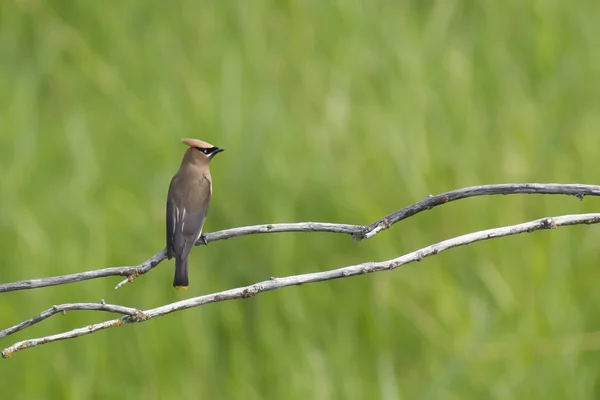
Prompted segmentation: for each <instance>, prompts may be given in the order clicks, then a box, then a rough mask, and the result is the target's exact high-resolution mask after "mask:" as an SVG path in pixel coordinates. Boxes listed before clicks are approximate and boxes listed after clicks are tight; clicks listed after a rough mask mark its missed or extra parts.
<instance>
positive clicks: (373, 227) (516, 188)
mask: <svg viewBox="0 0 600 400" xmlns="http://www.w3.org/2000/svg"><path fill="white" fill-rule="evenodd" d="M499 194H502V195H509V194H562V195H570V196H576V197H577V198H579V199H580V200H582V199H583V197H584V196H600V186H595V185H583V184H559V183H506V184H500V185H483V186H472V187H467V188H463V189H458V190H453V191H451V192H446V193H442V194H438V195H435V196H429V197H427V198H426V199H425V200H422V201H419V202H418V203H415V204H412V205H410V206H408V207H405V208H403V209H401V210H398V211H395V212H393V213H392V214H389V215H387V216H385V217H383V218H381V219H379V220H377V221H375V222H373V223H372V224H370V225H364V226H363V225H347V224H331V223H321V222H301V223H289V224H288V223H283V224H265V225H254V226H245V227H239V228H232V229H225V230H222V231H217V232H212V233H206V234H203V235H202V237H201V239H200V240H199V241H198V242H197V243H196V245H201V244H208V243H210V242H214V241H217V240H224V239H230V238H234V237H238V236H244V235H254V234H263V233H280V232H333V233H341V234H346V235H350V236H352V237H353V238H354V239H355V240H357V241H360V240H363V239H368V238H371V237H373V236H375V235H376V234H378V233H379V232H381V231H383V230H385V229H388V228H390V227H391V226H392V225H394V224H395V223H397V222H399V221H402V220H404V219H406V218H408V217H411V216H413V215H415V214H418V213H420V212H422V211H426V210H430V209H432V208H434V207H437V206H441V205H444V204H447V203H449V202H452V201H455V200H460V199H465V198H468V197H475V196H489V195H499ZM165 259H166V253H165V251H164V250H161V251H160V252H158V253H156V254H155V255H153V256H152V257H151V258H150V259H148V260H146V261H144V262H143V263H141V264H139V265H135V266H123V267H112V268H104V269H98V270H93V271H86V272H81V273H77V274H70V275H62V276H55V277H50V278H41V279H29V280H24V281H19V282H13V283H4V284H0V293H1V292H10V291H14V290H23V289H34V288H40V287H46V286H53V285H60V284H64V283H71V282H81V281H85V280H90V279H97V278H104V277H107V276H126V277H127V279H125V280H123V281H121V282H119V283H118V284H117V285H116V287H115V289H119V288H120V287H122V286H123V285H125V284H126V283H128V282H132V281H133V280H135V279H136V278H137V277H138V276H140V275H144V274H146V273H147V272H149V271H150V270H151V269H153V268H154V267H156V266H157V265H158V264H160V263H161V262H162V261H163V260H165Z"/></svg>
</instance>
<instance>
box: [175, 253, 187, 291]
mask: <svg viewBox="0 0 600 400" xmlns="http://www.w3.org/2000/svg"><path fill="white" fill-rule="evenodd" d="M188 283H189V282H188V258H187V257H183V258H179V257H177V258H175V277H174V278H173V287H174V288H175V289H177V290H186V289H187V288H188Z"/></svg>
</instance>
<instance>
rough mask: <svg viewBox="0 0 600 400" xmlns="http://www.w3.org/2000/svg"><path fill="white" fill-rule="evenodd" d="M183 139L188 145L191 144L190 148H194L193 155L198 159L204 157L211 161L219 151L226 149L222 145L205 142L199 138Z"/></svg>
mask: <svg viewBox="0 0 600 400" xmlns="http://www.w3.org/2000/svg"><path fill="white" fill-rule="evenodd" d="M181 141H182V142H183V143H185V144H187V145H188V146H190V150H194V152H193V155H194V158H196V159H201V160H202V159H204V160H205V161H207V162H208V161H210V160H211V159H212V158H213V157H214V156H215V155H217V154H218V153H220V152H222V151H225V149H222V148H220V147H216V146H213V145H212V144H210V143H207V142H204V141H202V140H198V139H187V138H186V139H181Z"/></svg>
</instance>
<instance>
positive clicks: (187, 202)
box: [167, 176, 211, 257]
mask: <svg viewBox="0 0 600 400" xmlns="http://www.w3.org/2000/svg"><path fill="white" fill-rule="evenodd" d="M210 198H211V183H210V181H209V180H208V179H207V178H206V177H205V176H202V177H201V178H200V179H194V180H186V179H183V178H182V177H179V176H175V177H173V180H172V181H171V185H170V186H169V197H168V200H167V255H168V256H169V257H173V256H182V255H183V256H185V255H187V254H189V252H190V251H191V249H192V247H193V246H194V243H195V242H196V241H197V240H198V238H199V237H200V234H201V233H202V227H203V226H204V221H205V220H206V214H207V211H208V206H209V204H210Z"/></svg>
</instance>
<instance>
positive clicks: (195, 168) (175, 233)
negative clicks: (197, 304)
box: [167, 139, 225, 289]
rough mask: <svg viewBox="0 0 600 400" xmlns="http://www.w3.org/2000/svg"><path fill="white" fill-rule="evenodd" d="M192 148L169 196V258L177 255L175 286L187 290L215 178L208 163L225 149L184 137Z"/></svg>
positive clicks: (185, 157)
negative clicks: (192, 257) (190, 261)
mask: <svg viewBox="0 0 600 400" xmlns="http://www.w3.org/2000/svg"><path fill="white" fill-rule="evenodd" d="M181 141H182V142H183V143H185V144H187V145H188V146H190V148H189V149H187V151H186V152H185V155H184V156H183V161H182V162H181V166H180V167H179V171H177V173H176V174H175V176H174V177H173V179H171V184H170V185H169V194H168V196H167V257H168V258H169V259H171V258H172V257H175V277H174V279H173V287H175V288H176V289H187V286H188V255H189V254H190V251H191V250H192V247H194V243H196V241H197V240H198V239H199V238H200V235H201V234H202V227H203V226H204V221H205V220H206V213H207V212H208V206H209V204H210V199H211V196H212V179H211V176H210V169H209V168H208V164H209V163H210V160H211V159H212V158H213V157H214V156H215V154H217V153H220V152H222V151H223V150H225V149H221V148H218V147H215V146H213V145H212V144H209V143H206V142H203V141H201V140H197V139H181Z"/></svg>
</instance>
